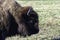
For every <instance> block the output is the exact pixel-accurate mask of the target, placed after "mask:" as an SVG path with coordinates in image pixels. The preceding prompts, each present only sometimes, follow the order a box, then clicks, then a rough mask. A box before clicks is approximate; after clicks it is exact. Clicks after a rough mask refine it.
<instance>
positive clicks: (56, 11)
mask: <svg viewBox="0 0 60 40" xmlns="http://www.w3.org/2000/svg"><path fill="white" fill-rule="evenodd" d="M17 2H18V3H20V4H21V5H22V6H28V5H29V6H32V7H33V8H34V10H35V11H36V12H37V13H38V16H39V29H40V31H39V33H38V34H35V35H32V36H29V37H28V36H27V37H26V38H23V37H20V35H15V36H13V37H9V38H6V40H51V39H52V38H54V37H57V36H59V35H60V1H59V0H57V1H56V0H55V1H54V0H53V1H52V0H50V1H48V0H45V1H43V0H40V1H18V0H17Z"/></svg>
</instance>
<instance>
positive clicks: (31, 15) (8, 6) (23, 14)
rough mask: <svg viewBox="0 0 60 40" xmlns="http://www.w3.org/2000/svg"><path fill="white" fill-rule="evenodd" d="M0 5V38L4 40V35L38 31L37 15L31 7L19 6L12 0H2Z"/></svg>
mask: <svg viewBox="0 0 60 40" xmlns="http://www.w3.org/2000/svg"><path fill="white" fill-rule="evenodd" d="M10 1H11V2H10ZM0 2H1V1H0ZM0 6H1V7H0V39H1V40H4V39H5V36H12V35H15V34H20V35H22V36H27V35H32V34H36V33H38V32H39V27H38V15H37V13H36V12H35V11H34V10H33V8H32V7H30V6H27V7H21V6H20V5H19V4H18V3H17V2H16V1H14V0H4V1H3V2H1V3H0ZM29 9H30V11H29ZM28 11H29V12H28ZM4 35H5V36H4Z"/></svg>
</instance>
